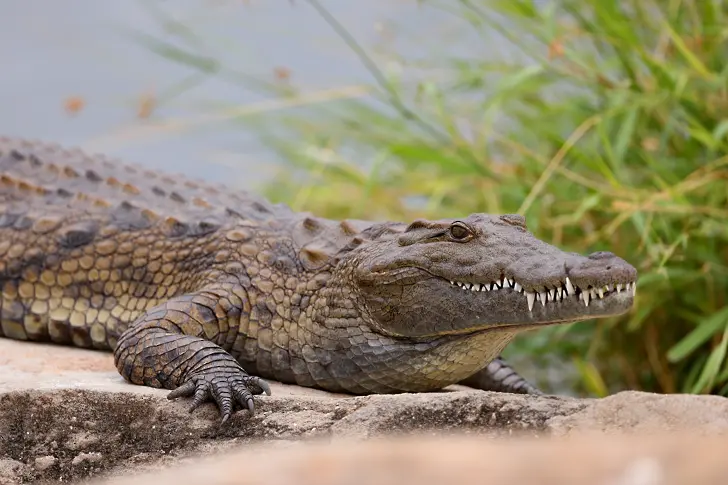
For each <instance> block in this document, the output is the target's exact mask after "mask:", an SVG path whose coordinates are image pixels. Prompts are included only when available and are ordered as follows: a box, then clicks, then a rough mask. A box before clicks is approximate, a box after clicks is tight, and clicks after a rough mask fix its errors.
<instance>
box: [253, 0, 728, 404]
mask: <svg viewBox="0 0 728 485" xmlns="http://www.w3.org/2000/svg"><path fill="white" fill-rule="evenodd" d="M308 3H309V4H312V5H313V6H315V7H317V8H319V11H320V12H321V13H322V15H324V16H325V17H326V15H327V14H326V12H325V11H324V10H323V9H322V8H321V7H319V6H318V4H317V3H316V2H314V1H313V0H309V2H308ZM421 3H422V4H424V6H425V7H427V8H437V9H440V10H441V11H442V15H443V19H447V22H449V23H455V25H456V28H454V29H450V31H456V32H459V33H461V35H462V37H463V38H467V42H468V45H469V47H470V49H469V50H471V51H473V52H474V54H471V55H468V56H465V55H462V54H461V52H462V50H453V51H452V54H451V55H445V56H442V55H432V56H425V57H424V58H422V57H419V58H408V57H407V56H404V55H400V54H398V53H396V52H392V51H390V53H389V54H388V56H389V58H390V61H391V59H392V58H394V59H395V61H396V63H397V64H398V65H399V67H400V69H399V70H398V71H388V73H385V72H384V71H383V70H380V68H379V67H377V66H378V63H377V62H376V61H374V60H373V58H370V57H368V54H366V53H364V51H363V50H362V49H361V48H360V47H359V46H358V45H357V44H356V43H355V40H354V39H352V38H350V37H349V36H348V34H346V31H345V30H344V29H342V28H341V26H338V24H336V20H335V19H333V18H330V17H326V19H327V21H329V23H330V24H331V25H332V26H334V27H336V28H337V29H338V31H339V33H340V35H341V37H342V40H343V41H345V42H347V43H348V44H349V45H350V46H352V47H353V48H354V51H355V52H357V54H358V55H360V56H361V57H362V59H363V61H365V64H366V65H367V66H368V67H369V69H371V71H372V73H373V75H374V77H375V79H376V83H377V84H376V86H375V88H376V89H375V95H374V99H365V100H355V101H351V100H350V101H337V102H332V103H328V104H325V105H321V106H319V107H317V108H313V109H309V110H306V111H305V112H303V111H302V112H300V113H299V112H294V113H287V115H286V116H285V117H283V119H280V118H277V119H276V120H275V123H276V125H275V130H268V131H267V132H266V135H267V136H268V140H269V141H270V144H271V146H273V147H274V148H276V149H277V150H278V151H279V152H280V153H281V154H283V155H285V157H286V159H287V160H288V161H289V165H288V166H286V168H285V170H284V171H282V173H281V176H280V177H279V178H277V179H276V181H275V184H274V185H272V186H271V187H270V189H269V196H271V197H272V198H274V199H277V200H282V201H285V202H288V203H290V204H291V205H292V206H293V207H294V208H295V209H299V210H310V211H313V212H316V213H318V214H321V215H324V216H329V217H332V218H340V217H357V218H390V219H397V220H410V219H412V218H414V217H423V216H424V217H433V218H440V217H450V216H456V215H463V214H468V213H472V212H495V213H503V212H518V213H522V214H524V215H525V216H526V218H527V220H528V223H529V227H530V229H531V230H532V231H533V232H534V233H535V234H537V235H538V236H539V237H541V238H543V239H545V240H547V241H549V242H551V243H553V244H556V245H559V246H561V247H564V248H567V249H569V250H573V251H579V252H584V253H586V252H592V251H599V250H609V251H612V252H615V253H617V254H618V255H620V256H622V257H624V258H625V259H626V260H628V261H630V262H631V263H633V264H634V265H635V266H636V267H637V268H638V270H639V272H640V278H639V281H638V291H637V302H636V306H635V308H634V311H632V312H631V313H630V314H628V315H626V316H624V317H621V318H616V319H609V320H600V321H598V322H591V323H580V324H576V325H571V326H567V327H554V328H549V329H545V330H542V331H539V332H538V333H537V334H530V335H529V336H528V338H522V339H519V340H518V341H517V342H516V343H515V345H514V346H513V349H512V351H513V352H525V351H527V352H530V353H533V354H534V355H554V354H555V355H559V356H562V357H563V358H567V359H570V360H572V361H573V362H574V363H575V364H576V365H575V367H576V368H577V369H578V370H579V373H580V376H581V380H580V382H579V383H578V384H579V386H580V388H581V389H582V390H586V391H589V392H592V393H595V394H598V395H603V394H605V393H607V392H611V391H615V390H618V389H622V388H632V389H646V390H654V391H661V392H692V393H699V392H713V393H720V394H723V395H728V359H727V358H726V347H727V346H728V156H726V149H727V148H728V114H726V113H728V92H727V90H728V82H727V81H728V79H727V78H728V65H727V64H726V63H725V52H726V48H727V47H728V45H727V43H726V37H727V36H728V27H726V26H727V25H728V7H727V6H726V4H725V2H723V1H721V0H718V1H703V0H669V1H661V0H621V1H616V0H560V1H552V2H549V3H547V4H546V5H544V6H542V7H538V6H535V5H534V3H535V2H533V1H532V0H459V1H457V0H439V1H435V0H432V1H426V0H423V1H422V2H421ZM539 3H541V2H539ZM433 35H436V34H433ZM493 36H499V37H500V38H501V40H500V41H499V43H494V40H493ZM502 39H508V41H509V42H510V43H511V44H512V46H514V47H513V48H512V49H507V50H504V52H497V51H494V49H493V48H492V47H493V46H494V45H496V46H501V45H502V42H503V41H502ZM457 40H458V39H452V38H447V39H443V40H442V42H443V43H447V42H456V41H457ZM460 40H462V39H460ZM380 57H381V56H380ZM258 121H259V120H256V122H258ZM259 126H260V125H259ZM274 135H275V136H274ZM605 383H609V388H607V386H606V385H605Z"/></svg>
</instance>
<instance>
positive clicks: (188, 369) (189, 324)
mask: <svg viewBox="0 0 728 485" xmlns="http://www.w3.org/2000/svg"><path fill="white" fill-rule="evenodd" d="M226 294H227V292H226V291H225V290H222V289H206V290H202V291H198V292H195V293H191V294H187V295H182V296H178V297H175V298H172V299H170V300H168V301H166V302H165V303H163V304H161V305H159V306H156V307H154V308H152V309H150V310H149V311H147V312H146V313H145V314H144V315H142V316H141V317H139V318H138V319H137V320H136V321H134V322H133V323H132V324H131V326H130V327H129V329H127V330H126V331H125V332H124V333H123V334H121V336H120V338H119V342H118V344H117V346H116V349H115V351H114V361H115V363H116V368H117V369H118V370H119V372H120V373H121V375H122V376H123V377H124V378H125V379H126V380H127V381H129V382H132V383H134V384H139V385H146V386H150V387H157V388H165V389H174V390H173V391H172V392H171V393H169V395H168V396H167V397H168V398H169V399H174V398H177V397H180V396H193V395H194V397H193V399H192V405H191V407H190V412H192V411H194V410H195V409H196V408H197V407H198V406H199V405H200V404H202V403H203V402H205V401H207V400H210V399H211V400H213V401H214V402H215V403H216V404H217V406H218V407H219V408H220V412H221V414H222V422H223V423H224V422H226V421H227V420H228V419H229V418H230V416H231V415H232V413H233V411H234V409H235V405H236V403H237V404H238V405H240V406H242V407H246V408H247V409H248V410H250V412H251V413H252V412H254V403H253V395H257V394H262V393H263V392H265V393H266V394H268V395H270V386H269V385H268V383H267V382H265V381H264V380H263V379H261V378H259V377H255V376H251V375H249V374H248V373H247V372H246V371H245V369H243V368H242V366H241V365H240V364H239V363H238V362H237V361H236V360H235V358H233V357H232V356H231V355H230V354H229V353H228V352H227V351H226V350H225V349H224V348H223V347H229V345H226V342H232V341H234V340H235V336H236V335H237V332H238V321H239V318H240V313H241V308H240V307H239V306H237V305H235V304H233V303H232V302H231V300H230V299H229V298H227V297H226Z"/></svg>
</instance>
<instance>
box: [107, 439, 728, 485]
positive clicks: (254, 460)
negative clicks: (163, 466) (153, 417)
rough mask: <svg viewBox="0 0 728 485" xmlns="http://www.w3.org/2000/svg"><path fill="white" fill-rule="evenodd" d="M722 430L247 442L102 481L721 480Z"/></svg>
mask: <svg viewBox="0 0 728 485" xmlns="http://www.w3.org/2000/svg"><path fill="white" fill-rule="evenodd" d="M726 447H728V436H711V437H696V436H694V435H692V434H689V433H678V434H660V435H657V436H641V435H634V434H633V435H624V434H611V435H606V436H605V435H601V434H599V435H597V434H591V435H589V434H586V435H584V434H579V435H573V436H570V437H568V438H566V437H556V438H551V439H537V438H533V437H523V436H521V437H517V438H502V439H487V438H484V437H482V436H477V437H476V436H465V437H464V436H448V437H433V436H418V435H415V436H408V437H400V438H388V439H382V438H375V439H372V440H367V441H359V442H354V443H347V444H346V445H345V446H344V445H343V444H340V445H338V446H337V445H331V444H321V443H316V444H309V445H306V446H298V447H288V448H283V449H270V448H268V447H266V446H265V445H259V446H255V447H250V448H246V449H244V450H240V451H237V452H235V453H232V454H229V455H227V456H224V457H222V458H220V457H217V458H215V459H205V460H195V461H193V462H190V463H187V464H184V465H182V466H175V467H174V468H173V469H170V470H164V471H162V472H155V473H148V474H141V475H137V476H134V477H133V478H132V477H123V476H116V477H111V478H108V479H107V480H102V481H99V482H96V483H97V484H98V485H199V484H200V483H204V484H206V485H238V484H239V485H243V484H244V485H270V484H271V483H275V484H276V485H314V484H315V485H318V484H321V485H332V484H337V485H349V484H352V485H353V484H363V483H376V484H381V485H390V484H391V485H409V484H413V485H414V484H423V483H427V484H445V483H456V484H460V485H469V484H480V483H487V484H488V485H514V484H543V485H551V484H553V485H584V484H600V485H687V484H690V485H723V484H725V483H726V477H728V461H726V459H725V450H726V449H727V448H726Z"/></svg>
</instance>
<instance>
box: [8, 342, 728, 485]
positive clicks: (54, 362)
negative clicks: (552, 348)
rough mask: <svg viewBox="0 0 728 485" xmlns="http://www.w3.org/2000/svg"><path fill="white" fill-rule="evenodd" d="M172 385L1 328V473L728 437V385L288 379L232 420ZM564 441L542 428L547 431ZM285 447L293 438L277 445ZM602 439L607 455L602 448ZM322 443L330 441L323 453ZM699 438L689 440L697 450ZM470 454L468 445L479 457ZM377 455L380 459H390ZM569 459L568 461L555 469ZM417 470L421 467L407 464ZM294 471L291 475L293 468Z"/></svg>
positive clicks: (504, 452)
mask: <svg viewBox="0 0 728 485" xmlns="http://www.w3.org/2000/svg"><path fill="white" fill-rule="evenodd" d="M166 394H167V391H163V390H156V389H151V388H147V387H141V386H133V385H130V384H127V383H125V382H124V381H123V380H122V378H121V377H120V376H119V375H118V374H117V372H116V370H115V368H114V367H113V363H112V357H111V355H110V354H108V353H101V352H94V351H86V350H80V349H73V348H66V347H59V346H50V345H42V344H35V343H33V344H31V343H25V342H15V341H10V340H6V339H0V484H5V483H23V482H28V481H34V480H61V479H62V480H63V481H68V480H81V479H86V478H88V477H105V476H115V477H118V476H124V475H127V474H130V473H136V472H141V471H144V470H149V469H150V468H151V469H158V468H164V467H166V466H168V465H171V464H173V463H178V462H180V461H187V460H188V459H192V457H194V456H195V455H199V454H205V455H213V454H218V453H219V452H221V451H228V450H229V451H233V450H234V449H235V448H239V447H240V446H241V445H242V446H244V447H245V448H246V449H247V450H250V452H248V451H246V452H244V454H247V456H249V458H248V459H247V460H242V458H240V457H239V458H237V459H236V458H231V459H230V460H231V461H230V462H229V464H228V465H225V467H226V468H225V467H223V468H224V469H225V470H227V472H225V473H228V474H231V473H234V472H233V470H234V469H235V468H234V467H236V466H237V467H238V469H239V470H240V469H244V470H245V472H244V473H242V472H239V473H237V474H235V476H237V477H238V478H240V480H242V479H243V478H249V479H250V480H251V481H233V482H229V481H226V480H225V478H224V475H216V476H214V477H212V478H211V479H212V483H223V482H225V483H262V480H263V479H265V478H266V477H268V478H270V477H269V476H268V475H266V474H261V473H263V472H262V471H261V472H255V473H253V472H252V470H253V469H256V470H265V473H267V474H269V473H279V471H278V468H277V465H274V464H273V463H278V462H275V461H271V460H273V458H270V457H273V456H277V453H283V455H281V456H288V455H285V453H294V454H295V453H298V454H299V455H296V456H299V458H295V459H294V458H291V460H294V461H295V460H303V458H300V457H301V456H305V454H306V453H318V455H316V456H318V457H319V461H321V460H322V462H323V463H326V462H327V460H329V461H330V460H334V459H338V458H336V456H338V455H336V453H338V452H345V449H350V448H351V447H350V446H344V447H338V446H334V447H333V448H323V449H321V448H317V447H318V446H320V444H317V445H316V446H314V445H310V444H307V445H305V446H302V443H310V442H312V441H313V442H321V441H322V442H325V443H330V442H334V443H335V444H336V443H349V442H351V441H352V440H353V441H355V442H356V441H360V440H361V439H362V438H377V437H379V436H380V435H384V434H391V433H395V434H397V433H398V432H407V433H409V432H418V433H425V434H427V435H430V436H431V435H435V434H437V435H442V434H451V433H454V432H456V433H458V434H463V433H467V434H478V435H486V437H488V438H490V439H491V440H492V439H493V438H500V437H503V436H509V435H517V436H521V435H527V436H529V437H531V439H533V437H544V436H547V435H556V438H553V439H560V440H566V441H558V442H555V443H554V448H553V450H556V449H558V447H559V446H571V447H576V448H575V449H574V450H573V451H574V452H579V453H582V451H581V450H582V448H581V447H579V446H577V445H574V444H560V443H568V442H569V441H568V439H569V438H571V437H574V436H580V435H582V434H583V433H584V432H587V431H590V432H593V431H597V432H600V436H602V437H604V434H605V432H606V433H607V434H610V435H615V436H612V437H609V438H608V441H604V440H602V439H601V438H600V439H596V440H595V439H592V440H591V441H589V442H588V443H591V444H588V443H587V444H585V445H584V446H596V447H597V448H599V449H601V448H600V447H603V446H611V447H612V448H613V450H614V451H613V453H615V454H616V455H615V456H617V455H619V456H617V458H615V460H622V461H621V462H620V463H622V464H624V463H626V462H624V459H626V457H628V455H629V454H628V453H626V451H624V450H629V449H630V446H631V447H633V448H631V449H633V450H637V449H639V448H635V447H639V446H643V445H644V446H653V447H656V448H654V453H655V455H654V457H663V458H664V457H667V458H665V459H666V460H668V462H667V463H668V464H670V465H673V464H674V463H673V462H672V461H670V460H669V457H670V456H672V455H671V453H673V454H674V453H675V452H676V451H675V450H674V449H672V448H670V447H669V446H668V444H669V442H670V440H653V441H652V442H650V443H652V445H650V444H649V443H647V444H640V443H636V442H630V443H625V447H624V449H623V448H621V447H620V446H619V443H620V438H619V437H618V435H619V434H622V433H624V432H634V431H637V432H640V434H642V435H645V434H652V433H664V432H666V431H677V432H680V431H682V430H689V431H690V433H691V436H693V437H695V436H698V435H708V434H711V435H716V434H717V435H726V439H728V399H724V398H721V397H716V396H686V395H677V396H662V395H655V394H646V393H638V392H624V393H619V394H616V395H614V396H610V397H608V398H605V399H574V398H563V397H551V396H546V397H534V396H523V395H512V394H498V393H488V392H482V391H473V390H466V388H458V387H455V386H454V387H452V388H450V389H448V390H446V391H444V392H438V393H429V394H402V395H381V396H365V397H352V396H342V395H333V394H330V393H325V392H321V391H316V390H311V389H303V388H299V387H296V386H286V385H283V384H275V383H274V386H273V396H270V397H262V398H259V399H258V400H257V413H256V415H255V416H253V417H250V416H249V415H248V414H247V413H243V412H239V413H236V414H235V415H234V416H233V418H232V419H231V420H230V422H229V423H228V424H227V425H225V426H223V427H220V426H219V424H218V423H219V414H218V411H217V409H216V408H215V407H214V406H213V405H212V404H207V405H204V406H202V407H201V408H200V409H198V410H197V411H195V413H193V414H191V415H190V414H188V413H187V404H188V403H187V402H186V401H185V400H181V401H168V400H167V399H166V397H165V396H166ZM449 439H454V438H449ZM460 439H461V440H462V439H464V438H460ZM480 439H483V437H481V438H480ZM521 439H526V438H525V437H521ZM604 439H605V440H607V438H604ZM695 439H697V438H695ZM705 439H706V440H707V439H722V438H720V437H706V438H705ZM726 439H724V442H721V447H722V448H723V449H725V448H724V445H725V444H728V442H726ZM420 441H422V440H419V441H418V442H420ZM500 441H506V442H508V441H509V440H502V439H499V443H500ZM550 441H551V439H549V440H543V439H541V440H540V441H539V442H544V443H548V442H550ZM254 442H255V443H254ZM260 442H262V443H260ZM438 443H439V442H430V441H427V440H425V441H422V444H421V447H414V448H413V447H411V446H409V445H407V446H404V447H399V448H401V449H405V450H413V451H407V453H409V454H410V455H411V456H410V458H408V459H409V460H414V459H415V458H416V457H417V456H419V459H420V460H424V461H423V462H427V460H429V459H430V458H432V456H433V454H435V455H437V453H436V450H438V449H442V447H443V446H445V445H443V444H438ZM466 443H467V441H458V442H453V443H449V444H447V446H446V447H447V448H448V450H450V451H449V452H448V454H446V455H442V457H441V456H439V455H438V456H437V458H438V460H439V459H441V458H442V459H445V458H446V457H447V456H451V457H452V459H454V460H455V461H458V460H462V458H459V457H460V456H461V455H460V454H459V453H458V452H456V451H453V450H459V449H460V448H458V447H462V448H463V450H465V449H470V445H467V444H466ZM679 443H681V441H678V442H677V444H679ZM356 446H367V445H363V444H362V445H356ZM372 446H373V445H372ZM372 446H369V448H364V449H363V450H364V451H362V453H366V450H367V449H368V450H376V449H380V448H381V447H380V448H377V447H376V446H374V448H372ZM392 446H394V445H392ZM473 446H475V449H481V448H482V453H483V455H480V456H487V457H489V459H488V460H487V462H488V463H491V464H492V465H494V466H495V465H496V464H499V463H505V462H507V461H508V460H512V459H513V458H512V456H511V455H509V454H508V453H511V451H509V450H511V449H512V448H508V447H507V446H506V447H503V448H501V445H500V444H493V443H492V441H481V442H479V443H477V444H474V445H473ZM509 446H510V445H509ZM529 446H532V447H536V448H538V447H539V446H543V445H537V444H533V445H529ZM660 446H661V447H660ZM716 446H717V445H716ZM281 447H283V448H293V449H292V450H278V449H277V448H281ZM428 447H429V448H428ZM308 448H311V450H312V451H308ZM536 448H533V449H534V450H536ZM547 448H548V449H545V450H543V451H541V452H539V451H533V453H545V454H543V457H544V458H542V460H544V463H549V460H548V459H546V458H545V457H547V456H551V455H553V456H554V457H556V456H558V455H557V454H555V452H554V451H552V449H551V448H549V447H547ZM597 448H594V453H599V451H597ZM612 448H610V449H612ZM317 449H318V450H319V451H315V450H317ZM342 449H343V450H344V451H342ZM352 449H356V448H352ZM527 449H531V448H527ZM696 449H700V447H698V448H696ZM696 449H693V448H689V447H686V449H685V450H683V451H684V452H689V453H690V454H691V456H692V455H693V454H694V453H696ZM322 450H323V451H322ZM326 450H328V451H326ZM332 453H334V454H332ZM371 453H373V451H372V452H371ZM412 453H414V454H412ZM418 453H419V455H418ZM468 453H469V454H465V455H462V456H471V455H472V453H470V452H468ZM523 453H526V452H523ZM583 453H586V451H583ZM620 453H622V454H620ZM375 455H376V453H374V455H372V456H373V458H372V459H374V460H376V459H380V460H381V459H384V458H383V457H382V456H380V457H379V458H376V456H375ZM256 456H258V457H263V458H265V460H263V461H260V459H259V458H254V457H256ZM291 456H293V455H291ZM353 456H355V455H353ZM384 456H386V454H385V455H384ZM539 456H541V455H539ZM562 456H567V455H562ZM635 456H636V455H635ZM650 456H653V455H650ZM711 456H712V455H711ZM443 457H445V458H443ZM619 457H622V458H619ZM698 458H700V459H704V460H708V459H709V457H708V456H707V455H705V456H703V455H696V459H698ZM655 459H657V458H655ZM660 459H662V458H660ZM266 460H267V461H266ZM286 460H288V458H286ZM554 460H555V458H554ZM264 462H266V463H268V466H267V468H264V467H263V465H262V463H264ZM344 462H345V461H344ZM344 462H342V463H344ZM573 462H574V461H573V460H569V461H568V462H567V461H562V462H561V466H562V468H563V467H568V466H569V464H570V463H573ZM292 463H293V462H292ZM301 463H305V460H304V461H302V462H301ZM529 463H530V462H529ZM615 463H616V462H615ZM680 463H682V462H680ZM706 463H707V462H706ZM711 463H712V462H711ZM716 463H718V462H716ZM557 464H558V463H557V462H556V461H554V462H553V463H552V466H556V465H557ZM395 465H396V464H392V466H395ZM442 465H443V466H444V463H442ZM301 466H303V465H301ZM342 466H343V465H342ZM377 466H378V465H377ZM383 466H384V465H383ZM387 466H389V465H387ZM432 466H434V465H432ZM480 466H483V463H475V464H473V465H472V467H471V468H472V470H474V471H477V470H476V469H478V467H480ZM498 466H500V465H498ZM615 466H616V465H615ZM620 466H621V465H620ZM625 466H626V465H625ZM649 466H652V465H649ZM711 466H712V465H711ZM716 466H717V465H716ZM723 466H724V468H725V465H723ZM351 467H354V468H351V469H350V470H349V472H347V473H351V472H352V471H355V468H356V467H355V463H354V462H352V464H351ZM473 467H474V468H473ZM408 468H411V466H407V467H405V469H408ZM528 468H529V469H531V471H532V473H534V474H535V473H537V471H538V470H537V468H533V467H531V466H529V467H528ZM653 468H654V467H653ZM287 470H288V472H290V471H291V470H293V468H290V469H287ZM221 473H223V472H221ZM281 473H283V472H281ZM291 473H292V472H291ZM253 475H255V476H253ZM294 476H295V475H294ZM451 478H456V477H451ZM464 479H465V478H464ZM154 480H156V479H154ZM170 480H171V479H170ZM215 480H217V481H215ZM281 480H282V481H281V483H293V482H291V481H288V482H286V477H285V476H283V475H281ZM170 483H171V482H170ZM175 483H177V482H175ZM178 483H182V482H181V481H180V482H178ZM503 483H506V482H503ZM515 483H524V482H515ZM539 483H547V482H539ZM554 483H557V482H554ZM558 483H571V482H558ZM573 483H577V482H573ZM595 483H596V482H595ZM604 483H645V484H652V483H663V482H659V481H658V482H649V481H648V482H604ZM664 483H672V482H664ZM676 483H677V482H676ZM695 483H699V482H695ZM705 483H710V482H705Z"/></svg>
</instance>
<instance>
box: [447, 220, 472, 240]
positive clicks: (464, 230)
mask: <svg viewBox="0 0 728 485" xmlns="http://www.w3.org/2000/svg"><path fill="white" fill-rule="evenodd" d="M472 235H473V233H472V232H471V231H470V229H469V228H468V227H467V226H466V225H465V224H463V223H462V222H455V223H453V225H451V226H450V236H451V237H452V238H453V239H456V240H458V241H462V240H465V239H468V238H469V237H470V236H472Z"/></svg>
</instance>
